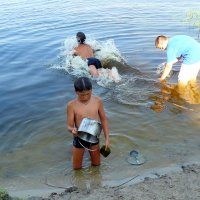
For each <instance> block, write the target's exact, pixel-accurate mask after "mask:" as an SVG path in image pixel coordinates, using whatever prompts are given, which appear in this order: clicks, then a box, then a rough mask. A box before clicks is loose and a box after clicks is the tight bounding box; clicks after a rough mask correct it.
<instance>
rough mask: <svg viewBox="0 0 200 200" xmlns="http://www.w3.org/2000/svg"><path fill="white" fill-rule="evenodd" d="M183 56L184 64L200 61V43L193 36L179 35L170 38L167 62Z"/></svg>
mask: <svg viewBox="0 0 200 200" xmlns="http://www.w3.org/2000/svg"><path fill="white" fill-rule="evenodd" d="M177 58H181V59H182V60H183V64H188V65H191V64H194V63H196V62H198V61H200V44H199V43H198V42H197V41H196V40H194V39H193V38H192V37H189V36H186V35H177V36H174V37H172V38H170V39H169V41H168V45H167V63H169V62H172V61H174V60H176V59H177Z"/></svg>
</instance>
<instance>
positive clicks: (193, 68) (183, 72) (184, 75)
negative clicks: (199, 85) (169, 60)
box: [178, 62, 200, 83]
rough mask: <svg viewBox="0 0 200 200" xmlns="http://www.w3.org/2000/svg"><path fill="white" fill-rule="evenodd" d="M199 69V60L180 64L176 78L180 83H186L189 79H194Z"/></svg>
mask: <svg viewBox="0 0 200 200" xmlns="http://www.w3.org/2000/svg"><path fill="white" fill-rule="evenodd" d="M199 70H200V62H197V63H194V64H192V65H186V64H182V65H181V69H180V72H179V75H178V80H179V82H181V83H187V82H188V81H190V80H196V77H197V75H198V72H199Z"/></svg>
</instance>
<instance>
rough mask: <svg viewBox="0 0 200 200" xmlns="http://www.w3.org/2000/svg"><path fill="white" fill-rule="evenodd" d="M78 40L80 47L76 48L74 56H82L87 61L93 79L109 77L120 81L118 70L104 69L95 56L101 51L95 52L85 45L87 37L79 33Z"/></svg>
mask: <svg viewBox="0 0 200 200" xmlns="http://www.w3.org/2000/svg"><path fill="white" fill-rule="evenodd" d="M76 38H77V42H78V46H77V47H75V48H74V50H73V55H74V56H80V57H81V58H82V59H83V60H86V61H87V65H88V68H89V73H90V74H91V75H92V77H98V76H108V77H110V78H111V79H113V80H114V81H118V80H119V79H120V77H119V74H118V72H117V69H116V68H113V69H112V70H110V69H103V67H102V65H101V62H100V60H99V59H97V58H95V56H94V53H95V51H99V49H98V50H94V49H92V47H91V46H90V45H89V44H86V43H85V40H86V36H85V34H84V33H83V32H78V33H77V34H76Z"/></svg>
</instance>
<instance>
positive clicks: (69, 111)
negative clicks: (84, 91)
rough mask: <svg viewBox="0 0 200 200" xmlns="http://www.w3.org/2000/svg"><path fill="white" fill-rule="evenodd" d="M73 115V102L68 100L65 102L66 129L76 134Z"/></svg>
mask: <svg viewBox="0 0 200 200" xmlns="http://www.w3.org/2000/svg"><path fill="white" fill-rule="evenodd" d="M74 122H75V115H74V109H73V103H72V102H69V103H68V104H67V129H68V130H69V131H70V132H71V133H72V134H73V135H74V136H76V135H77V133H78V131H77V128H76V127H75V123H74Z"/></svg>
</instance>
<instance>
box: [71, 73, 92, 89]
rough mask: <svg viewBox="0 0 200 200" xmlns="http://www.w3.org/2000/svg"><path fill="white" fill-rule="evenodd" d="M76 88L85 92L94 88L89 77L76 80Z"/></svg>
mask: <svg viewBox="0 0 200 200" xmlns="http://www.w3.org/2000/svg"><path fill="white" fill-rule="evenodd" d="M74 89H75V91H76V92H83V91H85V90H91V89H92V83H91V81H90V79H89V78H87V77H80V78H78V79H77V80H75V81H74Z"/></svg>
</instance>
